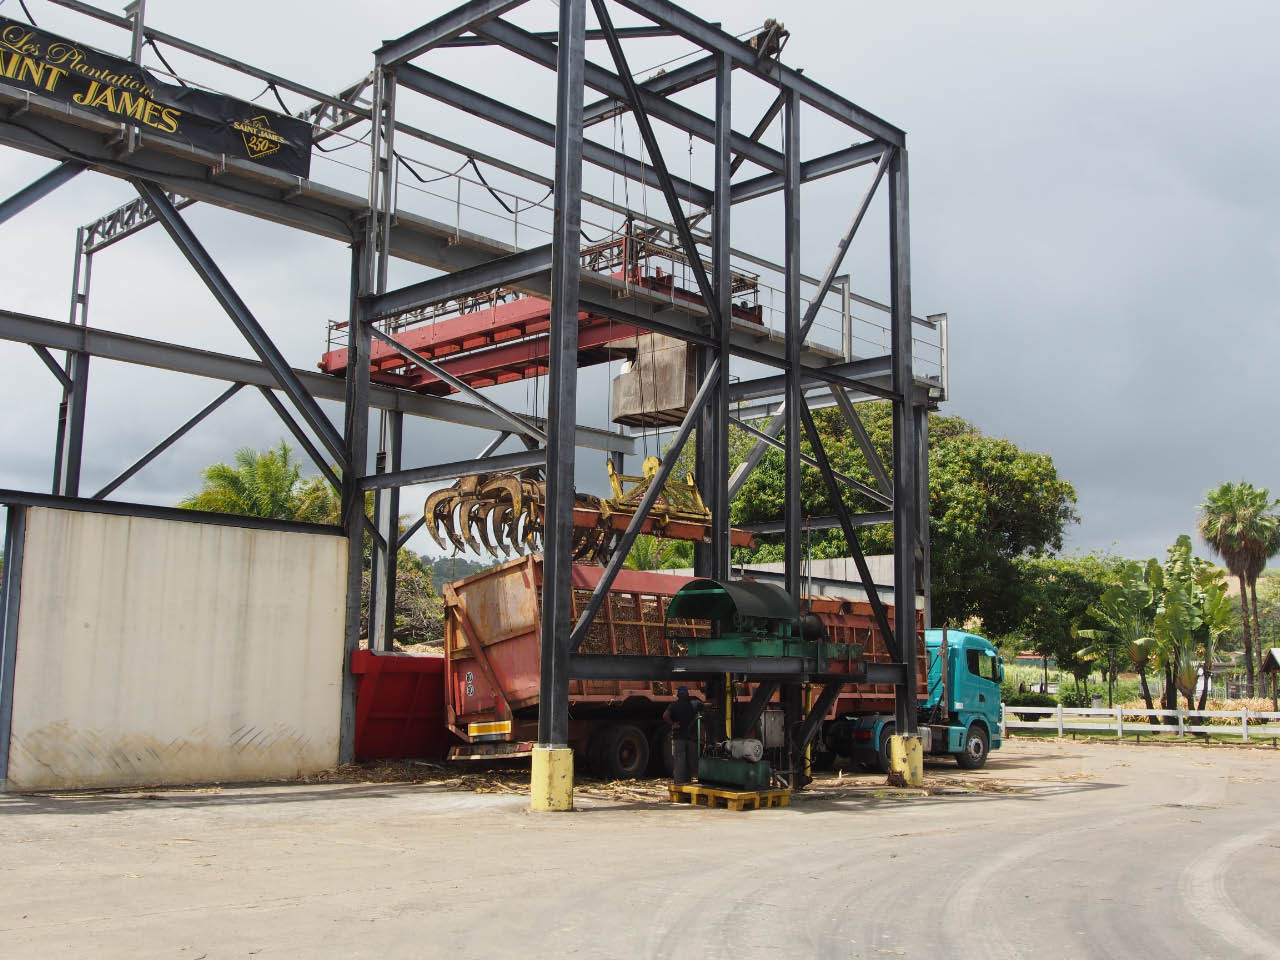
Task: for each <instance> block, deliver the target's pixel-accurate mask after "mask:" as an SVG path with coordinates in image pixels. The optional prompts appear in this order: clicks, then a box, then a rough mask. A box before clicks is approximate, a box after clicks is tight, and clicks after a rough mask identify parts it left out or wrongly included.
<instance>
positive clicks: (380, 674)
mask: <svg viewBox="0 0 1280 960" xmlns="http://www.w3.org/2000/svg"><path fill="white" fill-rule="evenodd" d="M444 665H445V662H444V657H427V656H413V655H409V654H375V653H371V652H370V651H368V650H357V651H355V652H354V653H353V654H352V655H351V672H352V673H353V674H355V676H356V678H357V684H358V685H357V687H356V742H355V754H356V760H398V759H405V758H422V759H441V758H443V757H444V756H445V754H446V753H448V750H449V747H450V746H452V745H453V744H455V743H456V742H457V741H456V740H454V739H453V738H452V737H451V736H450V735H449V731H448V729H447V727H446V725H445V713H444Z"/></svg>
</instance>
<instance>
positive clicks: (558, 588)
mask: <svg viewBox="0 0 1280 960" xmlns="http://www.w3.org/2000/svg"><path fill="white" fill-rule="evenodd" d="M586 20H587V10H586V0H560V23H559V42H558V43H557V45H556V125H555V136H554V139H555V150H556V155H555V164H556V172H555V187H554V195H555V201H554V223H553V225H552V236H551V243H552V258H551V334H550V336H551V355H550V371H549V372H550V377H549V380H548V383H549V384H550V391H549V392H550V397H549V401H548V403H549V407H548V411H547V453H546V457H547V500H546V508H545V516H546V518H547V519H546V522H545V526H544V530H543V545H544V549H543V578H542V596H543V603H542V623H541V638H542V652H541V676H540V678H539V696H540V700H539V702H540V703H541V707H540V708H539V709H538V743H539V744H540V745H541V746H543V747H550V748H563V747H566V746H568V743H569V636H570V630H571V628H572V625H573V595H572V589H573V581H572V576H573V503H574V467H575V464H576V457H575V455H574V453H575V451H574V445H573V432H574V423H575V417H576V414H577V407H578V290H579V280H580V278H581V274H582V259H581V237H582V158H583V144H582V102H583V75H584V62H585V47H586Z"/></svg>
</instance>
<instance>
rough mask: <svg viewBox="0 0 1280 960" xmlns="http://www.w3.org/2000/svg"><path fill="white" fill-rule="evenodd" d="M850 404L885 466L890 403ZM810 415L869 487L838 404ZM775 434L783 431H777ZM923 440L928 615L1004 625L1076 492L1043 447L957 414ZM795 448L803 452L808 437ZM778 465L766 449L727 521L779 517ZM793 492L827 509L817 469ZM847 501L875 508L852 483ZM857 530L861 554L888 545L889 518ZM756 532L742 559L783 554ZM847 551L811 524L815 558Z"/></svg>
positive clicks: (1067, 516)
mask: <svg viewBox="0 0 1280 960" xmlns="http://www.w3.org/2000/svg"><path fill="white" fill-rule="evenodd" d="M858 410H859V413H860V414H861V415H862V419H863V423H864V425H865V426H866V429H867V432H868V434H869V436H870V438H871V443H872V446H873V447H874V448H875V450H876V451H877V452H878V453H879V455H880V458H881V460H882V461H883V462H884V463H885V466H886V468H889V467H891V455H890V454H891V451H892V437H893V418H892V410H891V409H890V405H889V404H887V403H882V402H875V403H865V404H860V405H859V407H858ZM814 421H815V426H816V427H817V429H818V433H819V435H820V436H821V438H822V442H823V446H824V448H825V449H826V451H827V455H828V456H829V457H830V459H831V465H832V467H833V468H834V469H835V470H837V471H839V472H841V473H843V474H845V475H847V476H850V477H852V478H853V479H855V480H859V481H861V482H862V483H864V484H866V485H868V486H874V485H875V479H874V477H873V475H872V473H871V470H870V468H869V467H868V465H867V463H866V459H865V458H864V456H863V455H862V451H861V448H860V447H859V446H858V443H857V440H856V438H855V437H854V434H853V431H852V430H851V429H850V427H849V426H848V424H847V423H846V421H845V419H844V417H843V415H842V414H841V413H840V411H839V410H838V409H835V408H831V409H825V410H818V411H815V412H814ZM782 439H783V440H785V439H786V436H785V433H784V434H783V435H782ZM929 439H930V449H929V509H930V533H931V552H932V574H933V583H932V587H933V607H934V617H933V619H934V621H935V622H936V623H947V622H950V623H962V622H964V621H965V620H966V619H968V618H969V617H972V616H978V617H981V618H982V621H983V624H984V628H985V629H986V630H987V631H988V632H989V633H991V634H1004V633H1008V632H1010V631H1011V630H1012V629H1013V628H1015V627H1016V626H1017V625H1018V623H1019V621H1020V619H1021V611H1022V607H1023V604H1022V592H1023V589H1024V583H1023V581H1022V578H1021V576H1020V573H1021V568H1020V567H1019V560H1020V559H1023V558H1027V557H1031V556H1034V555H1037V554H1042V553H1047V552H1048V553H1051V552H1056V551H1058V550H1060V549H1061V548H1062V535H1063V530H1064V528H1065V526H1066V525H1067V524H1069V523H1073V522H1075V520H1076V512H1075V506H1074V505H1075V502H1076V495H1075V491H1074V489H1073V488H1072V486H1071V484H1070V483H1068V482H1067V481H1065V480H1063V479H1062V478H1061V477H1059V476H1058V472H1057V469H1056V468H1055V467H1054V464H1053V458H1052V457H1050V456H1049V455H1048V454H1043V453H1032V452H1028V451H1025V450H1022V449H1020V448H1019V447H1017V446H1016V445H1015V444H1013V443H1012V442H1010V441H1009V440H1005V439H1002V438H998V437H988V436H984V435H983V434H982V433H981V432H980V431H979V430H978V429H977V428H976V427H974V426H973V425H972V424H970V423H968V422H966V421H965V420H962V419H960V418H959V417H946V416H941V415H938V414H933V415H931V416H930V417H929ZM739 443H741V441H739ZM750 445H751V444H750V442H749V438H748V442H746V443H741V446H734V445H732V444H731V460H733V456H732V455H733V454H736V453H737V451H738V450H739V449H749V448H750ZM801 448H802V449H803V450H804V451H805V452H806V453H809V452H810V451H809V444H808V441H807V439H806V440H805V441H804V442H803V443H802V444H801ZM737 459H739V460H740V459H741V457H738V458H737ZM734 462H736V461H734ZM783 463H784V461H783V455H782V453H781V451H778V450H770V451H769V452H768V453H766V454H765V456H764V458H763V459H762V460H761V462H760V465H759V466H758V467H757V468H756V469H755V470H754V471H753V472H752V473H751V475H750V476H749V477H748V479H747V480H746V482H745V483H744V484H743V486H742V490H741V492H740V494H739V496H738V497H737V499H736V500H735V501H734V503H733V507H732V512H731V516H732V520H733V522H734V523H736V524H741V523H749V522H752V521H758V520H776V519H777V518H779V517H780V516H782V508H783V501H784V499H785V488H786V483H785V475H784V472H783ZM800 492H801V498H802V502H803V511H804V514H805V515H806V516H814V517H818V516H825V515H829V514H831V513H833V512H834V510H833V508H832V505H831V501H830V499H829V497H828V494H827V490H826V487H825V485H824V484H823V481H822V477H821V475H820V474H819V473H818V471H816V470H812V469H808V468H806V469H805V470H804V472H803V475H802V479H801V491H800ZM845 503H846V505H847V506H848V507H849V509H850V510H851V511H853V512H869V511H875V510H881V509H883V507H882V506H881V505H880V504H877V503H875V502H874V501H872V500H870V499H869V498H867V497H866V496H864V495H862V494H859V493H855V492H854V491H852V490H847V491H845ZM861 536H862V547H863V550H864V551H865V552H866V553H890V552H892V550H893V529H892V527H891V526H888V525H880V526H875V527H865V528H863V529H862V531H861ZM759 540H760V544H759V546H758V547H757V548H756V549H755V550H754V551H748V552H746V553H745V556H744V557H743V558H742V559H745V560H747V561H748V562H750V561H759V560H779V559H781V558H782V553H783V545H782V541H781V538H780V537H761V538H759ZM848 553H849V548H848V546H847V544H846V543H845V541H844V534H843V533H842V532H841V531H840V530H838V529H836V530H824V531H820V532H819V531H814V534H813V555H814V556H815V557H817V558H822V557H839V556H847V555H848Z"/></svg>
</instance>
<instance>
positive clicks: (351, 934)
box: [0, 739, 1280, 960]
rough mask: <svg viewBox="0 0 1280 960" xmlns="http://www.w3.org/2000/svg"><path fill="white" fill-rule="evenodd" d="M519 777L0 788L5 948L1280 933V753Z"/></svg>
mask: <svg viewBox="0 0 1280 960" xmlns="http://www.w3.org/2000/svg"><path fill="white" fill-rule="evenodd" d="M527 779H528V778H527V772H525V771H522V770H519V769H518V768H508V769H502V770H493V771H482V770H478V769H476V768H474V767H465V768H457V767H446V766H443V765H420V764H383V765H377V766H375V767H372V768H368V769H363V768H361V769H352V768H347V769H343V770H339V771H336V772H334V773H332V774H329V775H326V776H324V777H322V778H314V779H313V780H312V782H307V783H292V784H286V785H267V786H253V787H231V786H224V787H203V788H195V789H187V790H146V791H137V792H130V793H115V794H111V793H82V794H62V795H46V796H4V797H0V848H2V849H3V850H4V856H3V857H2V858H0V943H3V944H4V948H3V949H2V950H0V955H3V956H5V957H6V958H9V957H13V958H18V957H42V958H43V957H59V956H95V957H117V956H119V957H124V956H128V957H130V958H133V957H181V958H191V960H199V958H214V957H245V956H255V957H270V956H278V957H330V956H332V957H364V956H368V957H375V956H376V957H393V958H394V957H434V956H447V957H459V958H462V957H492V956H496V955H499V954H513V953H518V954H519V955H521V956H529V957H544V956H556V957H561V956H580V957H619V956H624V955H625V956H642V957H699V958H705V957H734V958H740V957H744V956H745V957H757V956H758V957H764V956H769V957H776V956H778V954H779V952H780V951H785V952H786V953H787V954H788V955H790V956H815V957H882V956H919V957H948V958H951V957H956V958H966V957H979V956H980V957H1022V956H1026V957H1032V956H1035V957H1042V956H1061V957H1080V958H1090V960H1092V958H1096V957H1146V956H1153V955H1161V956H1170V957H1174V956H1178V957H1180V956H1197V957H1232V958H1234V957H1247V956H1258V957H1276V956H1280V915H1277V912H1276V911H1275V910H1274V909H1273V908H1272V906H1271V903H1272V901H1273V899H1274V895H1275V891H1276V889H1277V887H1278V886H1280V868H1278V867H1277V863H1278V860H1277V856H1276V852H1277V850H1278V849H1280V823H1276V821H1275V816H1274V815H1275V811H1276V809H1278V808H1280V807H1278V801H1280V751H1274V750H1270V749H1239V748H1232V747H1217V746H1211V747H1202V746H1156V745H1150V746H1149V745H1145V744H1144V745H1143V746H1134V745H1131V744H1129V745H1124V744H1112V743H1105V742H1099V743H1084V742H1072V741H1070V740H1065V741H1053V740H1029V739H1022V740H1014V741H1012V742H1010V741H1006V747H1005V749H1003V750H1001V751H999V752H997V753H995V754H993V756H992V759H991V762H990V763H989V764H988V766H987V768H986V769H984V770H982V771H978V772H965V771H961V770H959V769H958V768H957V767H956V766H955V764H954V763H953V762H950V761H941V762H938V763H930V764H929V765H928V766H927V781H928V782H927V784H926V788H925V790H894V789H891V788H888V787H886V786H885V784H884V780H883V778H882V777H879V776H873V775H869V774H857V775H853V774H850V773H848V772H846V771H836V772H835V773H833V774H831V775H828V776H823V777H821V778H820V779H819V781H818V782H817V783H816V784H815V785H814V788H813V789H811V790H809V791H806V792H805V793H804V794H802V795H798V796H797V797H796V798H795V800H794V803H793V805H792V806H791V807H789V808H784V809H774V810H762V811H751V812H742V813H737V812H730V811H724V810H714V811H708V810H705V809H696V810H695V809H690V808H689V807H687V806H672V805H669V804H667V803H666V802H665V786H664V784H663V783H662V782H660V781H638V782H624V783H608V784H605V783H597V782H592V781H585V780H584V781H582V782H581V783H580V784H579V786H578V790H577V794H576V804H577V808H578V809H577V811H576V812H574V813H569V814H542V815H535V814H531V813H529V812H528V810H527V797H526V789H527ZM1273 823H1274V824H1275V825H1273Z"/></svg>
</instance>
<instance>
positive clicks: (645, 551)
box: [623, 533, 693, 570]
mask: <svg viewBox="0 0 1280 960" xmlns="http://www.w3.org/2000/svg"><path fill="white" fill-rule="evenodd" d="M623 566H624V567H626V568H627V569H628V570H672V569H678V568H681V567H692V566H693V544H692V543H691V542H690V541H688V540H669V539H666V538H664V537H655V536H652V535H651V534H648V533H642V534H640V535H639V536H638V537H636V540H635V543H633V544H632V545H631V552H630V553H628V554H627V559H626V561H625V562H624V563H623Z"/></svg>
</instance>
